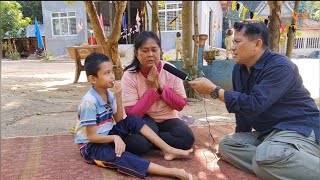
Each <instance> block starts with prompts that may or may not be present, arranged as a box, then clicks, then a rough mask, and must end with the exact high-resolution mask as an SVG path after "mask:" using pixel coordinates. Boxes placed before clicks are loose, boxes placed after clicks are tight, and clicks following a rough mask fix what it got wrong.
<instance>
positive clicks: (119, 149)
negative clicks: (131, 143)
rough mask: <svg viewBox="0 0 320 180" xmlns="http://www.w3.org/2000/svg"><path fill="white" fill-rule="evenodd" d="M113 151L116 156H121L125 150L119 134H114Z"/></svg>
mask: <svg viewBox="0 0 320 180" xmlns="http://www.w3.org/2000/svg"><path fill="white" fill-rule="evenodd" d="M113 142H114V145H115V147H114V151H115V153H116V155H117V157H121V155H122V153H123V152H124V151H125V150H126V144H125V143H124V142H123V140H122V139H121V137H120V136H118V135H114V140H113Z"/></svg>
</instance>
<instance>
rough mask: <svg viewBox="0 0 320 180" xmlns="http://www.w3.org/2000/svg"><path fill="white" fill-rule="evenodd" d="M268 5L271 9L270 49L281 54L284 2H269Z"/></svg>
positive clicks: (269, 27)
mask: <svg viewBox="0 0 320 180" xmlns="http://www.w3.org/2000/svg"><path fill="white" fill-rule="evenodd" d="M268 5H269V7H270V16H269V25H268V29H269V33H270V40H269V47H270V49H272V50H273V51H277V52H279V42H280V25H281V5H282V1H268Z"/></svg>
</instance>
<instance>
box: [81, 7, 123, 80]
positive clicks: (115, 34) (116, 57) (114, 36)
mask: <svg viewBox="0 0 320 180" xmlns="http://www.w3.org/2000/svg"><path fill="white" fill-rule="evenodd" d="M84 3H85V6H86V10H87V13H88V16H89V19H90V22H91V24H92V29H93V32H94V34H95V37H96V39H97V44H98V45H99V46H101V49H102V52H103V53H104V54H105V55H107V56H108V57H109V58H110V59H111V60H112V62H113V64H114V66H115V76H116V80H120V79H121V77H122V74H123V71H122V64H121V61H120V53H119V51H118V41H119V38H120V33H121V22H122V15H123V12H124V10H125V9H126V5H127V1H115V8H116V14H115V17H114V22H113V29H112V32H111V35H110V38H109V39H108V40H106V38H105V36H104V34H103V31H102V29H101V26H100V23H99V20H98V13H97V11H96V7H95V5H94V3H93V1H84Z"/></svg>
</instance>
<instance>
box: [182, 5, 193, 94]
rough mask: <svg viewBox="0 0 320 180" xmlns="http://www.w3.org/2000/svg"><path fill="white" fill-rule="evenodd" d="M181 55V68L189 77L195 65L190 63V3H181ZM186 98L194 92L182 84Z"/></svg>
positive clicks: (186, 84)
mask: <svg viewBox="0 0 320 180" xmlns="http://www.w3.org/2000/svg"><path fill="white" fill-rule="evenodd" d="M182 17H183V18H182V53H183V67H182V69H184V70H185V71H186V72H187V73H188V75H189V77H190V76H192V75H193V71H194V70H195V67H196V66H195V65H194V64H193V63H192V62H193V60H192V1H182ZM184 86H185V89H186V94H187V97H189V98H194V96H195V91H194V90H193V89H192V88H191V87H190V85H189V84H188V83H184Z"/></svg>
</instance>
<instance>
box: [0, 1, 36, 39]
mask: <svg viewBox="0 0 320 180" xmlns="http://www.w3.org/2000/svg"><path fill="white" fill-rule="evenodd" d="M0 3H1V16H0V18H1V19H0V21H1V25H2V26H1V37H2V38H3V37H5V35H6V33H7V37H9V38H17V37H25V36H26V27H27V26H28V25H29V24H30V22H31V19H30V18H29V17H26V18H24V17H23V14H22V12H21V8H22V6H21V5H20V4H19V3H18V2H17V1H1V2H0Z"/></svg>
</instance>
